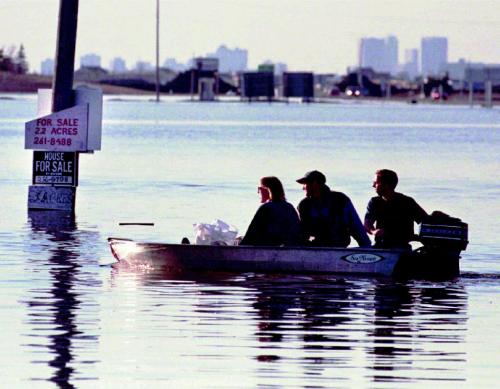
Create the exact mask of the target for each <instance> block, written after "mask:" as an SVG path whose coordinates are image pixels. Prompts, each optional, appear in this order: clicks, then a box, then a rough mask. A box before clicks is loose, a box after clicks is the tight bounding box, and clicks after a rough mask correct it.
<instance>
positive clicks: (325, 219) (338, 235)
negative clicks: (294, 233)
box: [297, 170, 371, 247]
mask: <svg viewBox="0 0 500 389" xmlns="http://www.w3.org/2000/svg"><path fill="white" fill-rule="evenodd" d="M297 182H298V183H299V184H302V185H303V188H304V191H305V192H306V197H305V198H304V199H303V200H302V201H301V202H300V203H299V206H298V210H299V216H300V222H301V228H302V233H303V234H304V238H305V239H306V240H307V241H309V242H311V244H312V245H314V246H331V247H347V246H348V245H349V243H350V242H351V236H352V237H353V238H354V239H355V240H356V241H357V242H358V244H359V246H360V247H370V246H371V241H370V238H368V235H367V234H366V230H365V227H364V226H363V223H362V222H361V220H360V218H359V216H358V213H357V212H356V210H355V209H354V206H353V205H352V202H351V200H350V199H349V197H347V196H346V195H345V194H344V193H341V192H335V191H332V190H330V188H329V187H328V186H327V185H326V177H325V175H324V174H323V173H321V172H319V171H317V170H313V171H310V172H307V173H306V174H305V175H304V177H301V178H299V179H298V180H297Z"/></svg>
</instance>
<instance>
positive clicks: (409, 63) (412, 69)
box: [403, 49, 419, 80]
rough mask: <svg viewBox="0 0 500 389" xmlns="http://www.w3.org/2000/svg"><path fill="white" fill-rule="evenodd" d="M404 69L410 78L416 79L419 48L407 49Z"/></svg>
mask: <svg viewBox="0 0 500 389" xmlns="http://www.w3.org/2000/svg"><path fill="white" fill-rule="evenodd" d="M403 71H404V72H405V73H406V74H407V75H408V77H409V78H410V80H414V79H415V78H416V77H417V76H418V74H419V73H418V50H417V49H407V50H405V62H404V64H403Z"/></svg>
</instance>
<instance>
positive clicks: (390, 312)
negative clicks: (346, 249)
mask: <svg viewBox="0 0 500 389" xmlns="http://www.w3.org/2000/svg"><path fill="white" fill-rule="evenodd" d="M373 294H374V314H373V328H372V329H371V330H370V331H369V334H370V337H372V338H373V344H372V345H369V346H367V347H366V352H367V353H368V354H369V355H373V358H372V359H371V362H372V364H371V367H370V368H371V369H372V370H373V371H375V373H373V375H371V378H372V380H373V381H374V382H388V381H390V382H393V381H395V382H405V381H429V380H436V381H440V380H446V381H464V380H465V378H464V377H463V376H462V375H461V372H460V370H461V369H460V366H461V367H465V363H466V354H465V352H464V351H463V347H462V344H463V343H465V331H466V328H467V327H466V326H467V295H466V292H465V289H464V288H463V286H462V285H460V284H459V283H450V284H446V283H444V284H422V285H413V284H399V283H386V282H380V283H377V284H376V285H375V288H374V292H373Z"/></svg>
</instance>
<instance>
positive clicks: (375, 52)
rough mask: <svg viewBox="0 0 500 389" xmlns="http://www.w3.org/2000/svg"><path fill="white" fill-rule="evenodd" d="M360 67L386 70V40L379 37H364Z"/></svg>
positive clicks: (360, 54)
mask: <svg viewBox="0 0 500 389" xmlns="http://www.w3.org/2000/svg"><path fill="white" fill-rule="evenodd" d="M359 67H361V68H372V69H373V70H374V71H376V72H385V71H386V70H387V69H386V68H387V66H386V60H385V42H384V40H383V39H379V38H362V39H361V42H360V45H359Z"/></svg>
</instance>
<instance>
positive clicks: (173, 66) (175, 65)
mask: <svg viewBox="0 0 500 389" xmlns="http://www.w3.org/2000/svg"><path fill="white" fill-rule="evenodd" d="M163 67H165V68H168V69H170V70H173V71H174V72H182V71H184V70H186V69H187V66H186V65H185V64H183V63H180V62H177V60H176V59H175V58H167V59H166V60H165V62H163Z"/></svg>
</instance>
